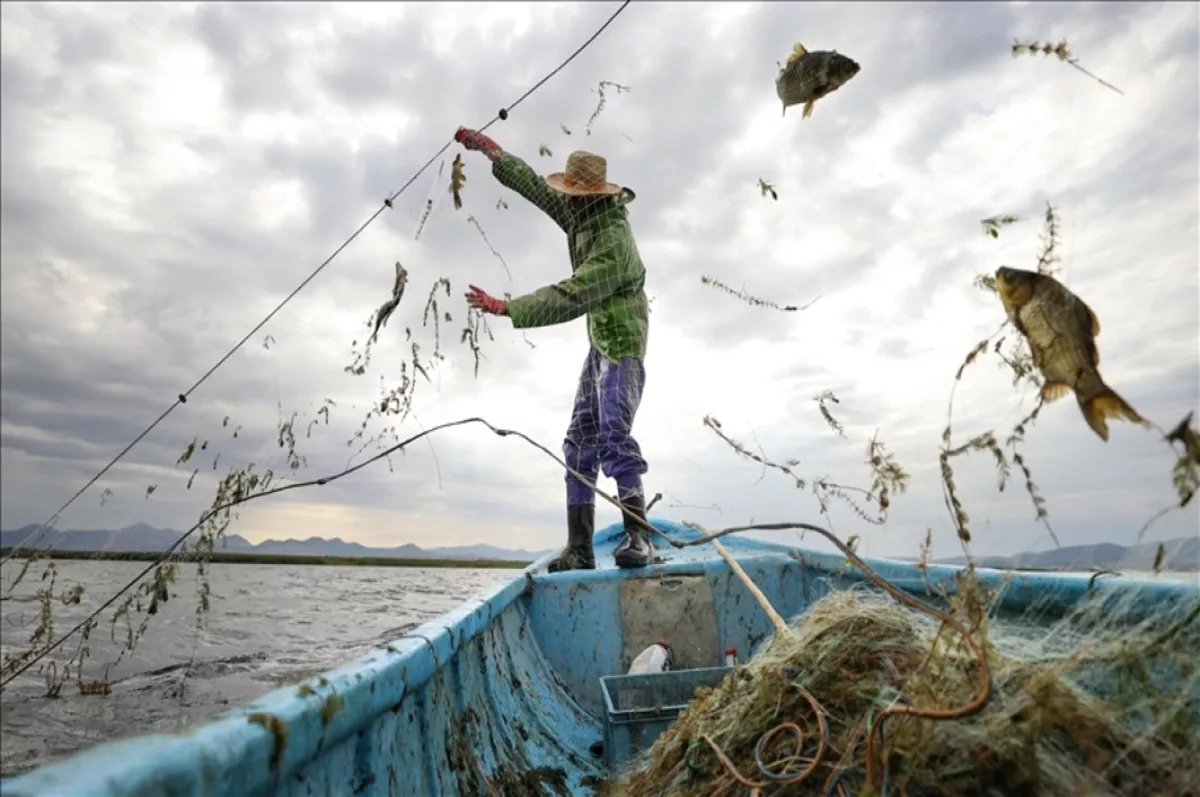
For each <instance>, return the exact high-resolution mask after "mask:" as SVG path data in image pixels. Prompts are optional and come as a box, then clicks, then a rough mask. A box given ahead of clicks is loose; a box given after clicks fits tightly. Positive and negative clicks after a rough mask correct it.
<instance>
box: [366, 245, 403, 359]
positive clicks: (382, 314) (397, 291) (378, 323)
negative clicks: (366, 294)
mask: <svg viewBox="0 0 1200 797" xmlns="http://www.w3.org/2000/svg"><path fill="white" fill-rule="evenodd" d="M407 284H408V271H407V270H406V269H405V268H404V266H402V265H400V261H399V260H397V261H396V279H395V281H394V282H393V283H392V298H391V299H388V300H387V301H386V302H384V303H383V305H382V306H381V307H380V308H379V309H378V310H376V311H375V330H374V331H373V332H372V333H371V337H370V342H371V343H374V342H375V338H376V337H377V336H378V335H379V330H380V329H381V328H382V327H384V326H387V321H388V318H389V317H390V316H391V315H392V313H393V312H394V311H395V309H396V308H397V307H398V306H399V305H400V300H401V299H402V298H404V287H405V286H406V285H407Z"/></svg>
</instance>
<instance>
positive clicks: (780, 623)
mask: <svg viewBox="0 0 1200 797" xmlns="http://www.w3.org/2000/svg"><path fill="white" fill-rule="evenodd" d="M712 544H713V546H714V547H715V548H716V549H717V553H719V554H721V558H722V559H724V560H725V562H726V563H727V564H728V565H729V569H730V570H732V571H733V574H734V575H735V576H737V577H738V578H739V579H741V582H742V583H743V584H745V585H746V589H748V590H750V594H751V595H753V596H754V600H756V601H758V605H759V606H761V607H762V610H763V611H764V612H766V613H767V617H769V618H770V620H771V622H772V623H773V624H774V625H775V636H777V637H781V636H786V635H787V634H790V633H791V631H792V629H790V628H788V624H787V623H786V622H784V619H783V618H782V617H780V616H779V612H777V611H775V607H774V606H772V605H771V602H770V601H769V600H767V596H766V595H764V594H763V592H762V590H761V589H759V588H758V585H757V584H755V583H754V582H753V581H752V580H751V579H750V576H748V575H746V571H745V570H743V569H742V566H741V565H739V564H738V562H737V560H736V559H734V558H733V556H732V555H731V554H730V553H729V551H727V550H725V546H724V545H722V544H721V541H720V540H713V541H712Z"/></svg>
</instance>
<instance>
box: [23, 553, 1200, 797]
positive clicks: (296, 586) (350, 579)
mask: <svg viewBox="0 0 1200 797" xmlns="http://www.w3.org/2000/svg"><path fill="white" fill-rule="evenodd" d="M20 564H21V563H19V562H15V561H14V562H10V563H9V564H8V565H7V566H6V567H5V568H4V573H3V580H2V582H0V583H2V585H3V590H7V587H8V584H9V582H10V581H11V580H12V579H13V577H14V576H15V575H16V573H17V572H18V570H19V568H20ZM56 566H57V569H58V574H59V578H58V586H59V587H61V588H69V587H70V586H71V585H73V584H74V583H76V582H78V583H82V584H83V585H84V586H85V587H86V588H87V590H86V592H85V593H84V599H83V601H82V602H81V603H80V604H79V605H74V606H64V605H62V604H61V603H56V604H55V621H56V627H55V629H56V633H63V632H64V631H66V630H67V629H68V628H70V627H72V626H73V625H74V624H75V623H78V622H79V621H80V620H82V619H83V618H84V617H86V616H87V615H88V614H89V613H90V612H91V611H93V610H94V609H95V608H96V607H97V606H98V605H100V603H102V602H103V601H105V600H107V599H108V598H109V597H110V596H111V595H112V594H113V593H114V592H116V591H117V590H118V589H120V588H121V587H122V586H123V585H124V584H125V583H126V582H128V581H129V580H130V579H131V578H132V577H133V576H134V575H135V574H137V573H138V572H139V571H140V570H141V569H142V568H144V567H145V563H141V562H103V561H62V562H57V563H56ZM41 567H43V565H42V564H41V563H37V564H35V565H34V567H32V568H30V572H29V573H28V574H26V577H25V580H24V581H22V583H21V584H19V585H18V586H17V588H16V589H15V590H14V591H13V594H12V596H11V597H9V598H6V599H5V600H4V601H3V603H0V649H2V651H3V653H4V654H5V655H11V654H14V653H16V652H18V651H20V650H23V649H25V647H26V646H27V643H28V639H29V635H30V634H31V633H32V631H33V628H34V627H35V626H36V623H37V613H38V608H39V607H38V603H37V602H36V601H34V600H33V595H34V593H35V592H36V590H37V589H38V587H39V586H41V582H40V581H39V576H40V574H41ZM518 572H520V571H517V570H506V569H494V570H493V569H464V570H458V569H450V568H421V569H418V568H399V567H396V568H387V567H321V566H296V565H231V564H225V565H221V564H218V565H213V566H212V573H211V578H210V583H211V585H212V597H211V601H212V610H211V611H210V613H209V615H208V626H207V628H206V629H205V630H203V631H201V632H200V633H199V634H197V633H196V631H195V616H196V615H195V610H196V606H197V598H196V586H197V582H196V579H195V568H194V566H184V567H183V568H182V569H181V573H180V577H179V581H178V583H177V584H176V585H175V587H174V589H173V591H172V592H173V597H172V598H171V600H170V601H169V602H168V603H167V604H165V605H164V606H163V607H162V608H161V609H160V610H159V612H158V614H157V615H156V616H155V617H154V618H153V621H152V623H151V626H150V628H149V630H148V631H147V632H146V635H145V636H144V637H143V638H142V640H141V642H140V643H139V644H138V647H137V650H136V653H135V654H134V655H132V656H126V657H125V658H124V659H121V660H120V661H119V662H118V663H117V664H116V665H114V666H113V667H112V668H111V669H110V670H109V681H110V683H111V684H112V694H110V695H107V696H87V695H81V694H79V691H78V689H77V687H76V686H75V685H74V683H68V684H67V685H66V686H65V687H64V688H63V689H62V692H61V697H59V698H56V699H48V698H46V697H44V695H45V692H46V687H45V681H44V676H43V675H41V674H38V672H37V668H36V667H35V668H32V669H30V670H29V672H28V673H26V674H25V675H24V676H22V677H21V678H19V679H18V680H16V681H14V682H13V683H12V684H10V685H9V686H8V687H6V688H5V690H4V692H3V693H0V731H2V732H3V739H4V742H3V744H2V745H0V775H2V776H8V775H12V774H15V773H16V772H19V771H21V770H24V769H28V768H30V767H32V766H34V765H36V764H39V763H42V762H44V761H46V760H49V759H52V758H58V757H61V756H64V755H67V754H69V753H72V752H75V751H77V750H79V749H81V748H84V747H87V746H90V745H92V744H95V743H96V742H100V741H106V740H109V739H113V738H116V737H120V736H127V735H131V734H137V733H143V732H147V731H165V730H170V729H173V728H175V727H178V726H180V725H183V724H186V723H190V722H195V721H196V720H199V719H203V718H204V717H207V716H210V715H212V714H215V713H218V712H220V711H223V710H225V709H227V708H229V707H230V706H231V705H236V704H238V703H241V702H244V701H248V700H251V699H253V698H255V697H258V696H260V695H262V694H263V693H265V692H268V691H270V690H271V689H274V688H275V687H276V686H277V685H279V684H281V683H286V682H293V681H298V680H302V679H303V678H305V677H308V676H310V675H312V674H316V673H319V672H321V671H323V670H326V669H329V668H331V667H336V666H340V665H342V664H345V663H347V662H349V661H350V660H352V659H353V658H355V657H356V656H358V655H360V654H362V653H364V652H366V651H367V650H369V649H371V648H372V647H376V646H379V645H381V644H383V643H385V642H387V641H388V640H390V639H393V638H395V637H398V636H401V635H403V634H405V633H407V632H408V631H410V630H412V629H414V628H416V627H417V626H418V625H420V624H421V623H423V622H425V621H427V620H430V619H433V618H435V617H437V616H438V615H440V614H442V613H444V612H446V611H449V610H450V609H453V608H455V607H456V606H458V605H459V604H460V603H461V602H462V601H463V600H465V599H466V598H469V597H470V596H472V595H474V594H476V593H478V592H479V591H480V590H482V589H485V588H486V587H488V586H489V585H492V584H494V583H496V582H498V581H503V580H507V579H508V578H511V577H512V576H513V575H515V574H516V573H518ZM1128 575H1133V574H1128ZM1144 575H1146V576H1150V575H1151V574H1144ZM1160 578H1170V579H1179V580H1184V581H1187V580H1191V581H1195V580H1196V578H1197V575H1196V574H1194V573H1173V574H1166V573H1164V574H1163V575H1162V576H1160ZM0 592H2V590H0ZM111 612H112V610H111V609H109V610H108V611H107V612H106V613H105V614H104V615H102V617H103V618H104V619H103V622H102V624H101V626H100V627H98V628H97V629H96V630H95V631H94V632H93V633H92V637H91V639H90V640H89V645H90V647H91V658H90V660H89V662H88V665H87V668H86V669H85V671H84V678H85V680H91V679H96V678H99V677H100V676H101V675H102V674H103V671H104V664H105V663H106V662H111V661H115V660H116V659H117V658H118V653H119V652H120V649H121V644H120V643H121V642H122V641H123V639H124V629H123V628H119V629H118V633H117V639H118V642H116V643H114V642H113V640H112V637H111V633H112V629H111V626H110V625H109V623H108V618H109V617H110V616H111ZM76 644H77V643H76V642H75V641H73V640H72V641H68V642H67V643H66V644H65V645H64V646H63V648H62V649H60V651H59V652H58V654H57V655H55V656H54V658H55V659H56V660H58V661H59V662H60V663H61V662H62V661H63V660H65V658H66V657H68V656H69V655H70V654H71V653H72V652H73V651H74V650H75V645H76ZM193 646H194V647H195V663H194V665H193V666H192V668H191V670H190V672H189V673H188V675H187V679H186V683H185V682H184V678H183V676H184V672H185V669H186V664H187V662H188V660H189V658H191V656H192V651H193ZM181 683H183V684H184V688H183V690H182V694H180V685H181Z"/></svg>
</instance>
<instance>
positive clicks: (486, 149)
mask: <svg viewBox="0 0 1200 797" xmlns="http://www.w3.org/2000/svg"><path fill="white" fill-rule="evenodd" d="M454 140H455V141H457V142H458V143H459V144H462V145H463V146H464V147H466V148H467V149H471V150H476V151H477V152H482V153H483V154H484V155H487V156H488V158H490V159H491V160H496V159H497V158H499V157H500V153H501V152H503V150H502V149H500V145H499V144H497V143H496V142H495V141H493V140H492V139H490V138H488V137H487V136H485V135H484V134H483V133H477V132H475V131H474V130H470V129H468V128H466V127H460V128H458V130H456V131H455V132H454Z"/></svg>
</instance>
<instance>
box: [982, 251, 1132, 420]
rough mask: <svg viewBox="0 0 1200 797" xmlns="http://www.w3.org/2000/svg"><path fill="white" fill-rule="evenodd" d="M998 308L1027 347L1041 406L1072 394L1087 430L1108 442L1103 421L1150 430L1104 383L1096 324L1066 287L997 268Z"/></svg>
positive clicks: (1043, 277) (1031, 273) (1046, 278)
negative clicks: (1035, 370) (1042, 380)
mask: <svg viewBox="0 0 1200 797" xmlns="http://www.w3.org/2000/svg"><path fill="white" fill-rule="evenodd" d="M996 288H997V291H998V293H999V294H1000V302H1001V303H1002V304H1003V305H1004V310H1005V312H1007V313H1008V318H1009V320H1010V321H1011V322H1012V325H1013V326H1014V327H1016V328H1017V331H1018V332H1020V333H1021V334H1022V335H1024V336H1025V339H1026V340H1027V341H1029V349H1030V352H1031V353H1032V355H1033V362H1034V365H1036V366H1037V367H1038V370H1039V371H1041V372H1042V376H1043V377H1045V380H1046V381H1045V384H1043V385H1042V392H1041V395H1042V400H1043V401H1045V402H1047V403H1049V402H1052V401H1054V400H1056V399H1059V398H1062V397H1063V396H1065V395H1066V394H1067V393H1069V392H1071V391H1074V393H1075V399H1076V400H1077V401H1078V402H1079V409H1080V411H1081V412H1082V413H1083V418H1084V420H1086V421H1087V423H1088V426H1090V427H1092V430H1093V431H1095V433H1096V434H1098V435H1099V436H1100V439H1101V440H1105V441H1107V440H1108V422H1107V419H1108V418H1118V419H1124V420H1128V421H1132V422H1133V423H1137V424H1141V425H1142V426H1149V422H1148V421H1146V420H1145V419H1144V418H1142V416H1140V415H1138V413H1137V411H1136V410H1134V409H1133V407H1131V406H1129V404H1128V403H1126V401H1125V399H1123V398H1121V397H1120V396H1118V395H1117V394H1116V392H1115V391H1113V389H1112V388H1110V387H1109V386H1108V385H1106V384H1105V383H1104V380H1103V379H1102V378H1101V377H1100V371H1099V370H1098V369H1097V366H1099V365H1100V352H1099V350H1098V349H1097V348H1096V336H1097V335H1099V334H1100V321H1099V319H1097V318H1096V314H1095V313H1094V312H1092V308H1090V307H1088V306H1087V304H1086V303H1084V301H1083V300H1082V299H1080V298H1079V297H1078V296H1076V295H1075V294H1073V293H1071V291H1069V290H1067V288H1066V286H1064V285H1063V284H1062V283H1060V282H1059V281H1058V280H1056V279H1054V278H1053V277H1051V276H1050V275H1048V274H1041V273H1038V272H1036V271H1024V270H1022V269H1018V268H1009V267H1008V266H1001V267H1000V268H999V269H997V270H996Z"/></svg>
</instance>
